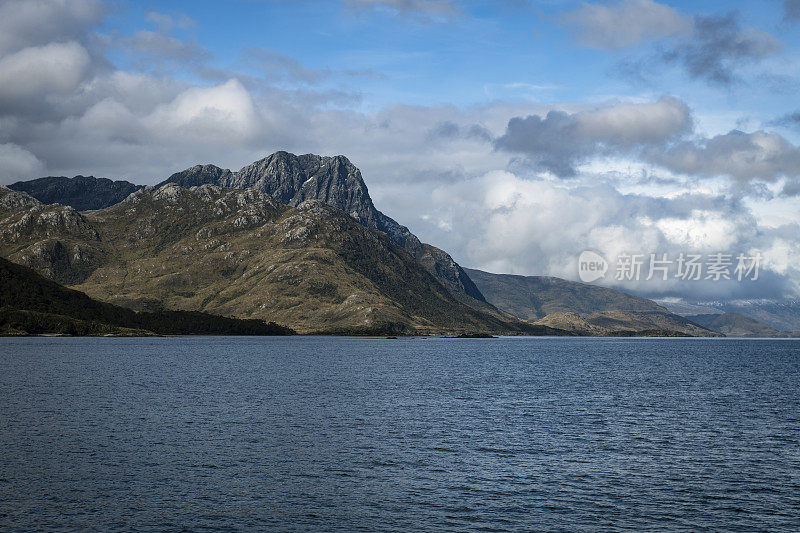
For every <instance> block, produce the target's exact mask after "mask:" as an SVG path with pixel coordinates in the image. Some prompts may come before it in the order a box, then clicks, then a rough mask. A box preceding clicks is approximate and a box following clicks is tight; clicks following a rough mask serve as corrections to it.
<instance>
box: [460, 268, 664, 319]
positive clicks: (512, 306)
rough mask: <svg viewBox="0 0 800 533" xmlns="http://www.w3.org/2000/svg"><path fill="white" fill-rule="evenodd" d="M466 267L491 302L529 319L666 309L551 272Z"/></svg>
mask: <svg viewBox="0 0 800 533" xmlns="http://www.w3.org/2000/svg"><path fill="white" fill-rule="evenodd" d="M466 271H467V274H469V276H470V278H471V279H472V280H473V281H474V282H475V283H476V284H477V285H478V288H479V289H480V291H481V292H482V293H483V294H484V296H485V297H486V300H487V301H488V302H489V303H491V304H492V305H494V306H495V307H497V308H498V309H502V310H503V311H506V312H508V313H511V314H512V315H515V316H518V317H521V318H524V319H526V320H539V319H541V318H543V317H544V316H546V315H549V314H551V313H565V312H571V313H577V314H580V315H585V314H591V313H596V312H599V311H656V312H667V310H666V309H665V308H663V307H661V306H660V305H658V304H657V303H655V302H653V301H652V300H647V299H645V298H639V297H636V296H631V295H629V294H626V293H624V292H620V291H617V290H614V289H607V288H605V287H598V286H596V285H588V284H586V283H578V282H575V281H567V280H564V279H560V278H554V277H548V276H515V275H511V274H491V273H489V272H483V271H481V270H474V269H470V268H468V269H466Z"/></svg>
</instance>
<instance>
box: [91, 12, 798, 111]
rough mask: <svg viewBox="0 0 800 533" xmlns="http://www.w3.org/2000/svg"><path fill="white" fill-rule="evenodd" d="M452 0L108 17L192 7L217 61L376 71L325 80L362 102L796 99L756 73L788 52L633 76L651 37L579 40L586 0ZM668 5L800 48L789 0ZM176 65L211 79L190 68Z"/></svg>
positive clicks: (769, 102)
mask: <svg viewBox="0 0 800 533" xmlns="http://www.w3.org/2000/svg"><path fill="white" fill-rule="evenodd" d="M698 4H700V5H698ZM453 5H454V6H455V9H456V10H457V11H456V12H454V13H452V14H445V15H443V14H439V13H424V12H423V13H415V12H413V11H412V10H408V11H407V12H404V11H403V10H400V13H399V14H398V10H396V9H392V8H391V7H381V8H375V9H367V8H364V7H358V6H355V5H354V4H352V3H351V4H347V3H341V2H337V1H328V2H324V1H302V0H300V1H239V2H236V1H234V2H146V1H145V2H136V3H130V2H128V3H125V2H118V3H116V4H115V8H114V11H113V13H112V15H111V16H110V17H109V18H108V19H107V20H106V22H105V23H104V24H103V25H102V26H101V28H102V29H103V30H105V31H107V32H109V33H115V32H119V34H122V35H126V34H127V35H130V34H133V33H134V32H136V31H137V30H141V29H147V28H149V29H155V26H156V25H155V24H153V23H152V22H151V21H149V20H148V13H152V12H159V13H164V14H167V15H170V16H172V17H174V18H175V19H179V18H180V17H190V18H191V24H190V25H188V27H186V28H175V29H174V32H173V33H174V34H175V35H176V36H178V37H180V38H184V39H196V41H197V43H198V44H199V45H200V46H201V47H203V48H205V49H206V50H208V51H209V52H210V54H211V57H212V58H211V60H210V64H212V65H214V66H216V67H218V68H230V67H236V68H239V69H242V70H244V71H248V70H249V71H252V67H250V68H248V65H247V64H246V62H245V61H243V58H242V55H243V53H244V52H245V51H246V50H247V49H251V48H267V49H270V50H273V51H275V52H278V53H280V54H283V55H285V56H287V57H290V58H293V59H295V60H297V61H299V62H300V63H301V64H302V65H303V66H306V67H308V68H311V69H326V68H328V69H331V70H333V71H336V72H343V71H348V70H356V71H364V72H365V74H369V73H371V74H373V75H372V76H370V75H364V76H359V77H353V78H350V79H348V78H347V77H345V76H336V77H334V78H333V79H331V80H328V81H326V82H324V85H325V86H327V87H330V88H332V89H333V88H335V89H345V90H348V91H352V92H354V93H357V94H358V95H359V97H360V98H361V99H362V100H361V103H360V106H361V107H362V108H363V109H376V108H379V107H382V106H386V105H389V104H392V103H397V102H402V103H406V104H419V105H429V104H443V103H449V104H454V105H458V106H469V105H474V104H481V103H485V102H487V101H490V100H493V99H517V100H535V101H542V102H553V101H585V102H591V101H594V102H597V101H603V100H607V99H609V98H613V97H631V96H633V97H636V96H643V97H644V96H646V95H648V94H671V95H675V96H678V97H680V98H682V99H686V100H689V99H691V100H692V101H693V102H694V107H695V108H696V109H702V110H704V111H705V112H707V113H724V114H726V115H727V114H730V111H731V108H732V107H734V108H735V109H736V110H737V111H738V112H739V114H741V118H743V119H751V120H765V119H769V118H771V117H772V116H773V115H780V114H782V113H784V112H785V111H786V110H787V109H794V107H796V105H795V94H796V93H795V91H792V90H789V89H788V88H787V89H786V90H784V91H782V92H781V91H775V90H772V88H768V87H766V86H765V85H764V84H763V83H761V82H760V81H759V75H768V74H773V73H778V72H780V71H781V70H782V69H781V65H780V64H776V65H770V66H769V67H765V68H762V69H760V70H756V72H754V73H753V72H748V73H747V74H742V79H741V80H740V81H739V83H737V84H734V85H731V86H727V87H711V88H709V87H708V85H707V84H706V83H704V82H703V81H702V80H695V79H692V77H690V76H688V75H686V74H685V73H684V72H682V71H681V68H680V67H679V66H676V65H659V66H658V69H657V72H655V73H653V75H652V76H651V78H650V79H647V80H631V79H630V77H626V76H625V75H624V74H623V73H621V72H619V71H620V64H621V63H624V62H625V61H630V60H633V59H644V60H647V56H648V54H650V53H652V48H653V46H651V43H643V44H641V45H632V46H626V47H622V48H620V49H616V50H611V51H609V50H598V49H596V48H590V47H586V46H582V45H581V44H580V42H579V41H578V39H576V34H577V33H578V32H577V31H576V29H575V28H574V27H571V26H570V25H569V24H567V23H565V22H564V20H563V19H564V15H565V14H566V13H569V12H571V11H574V10H575V9H578V8H580V6H581V2H569V1H551V2H535V1H532V2H523V1H516V2H515V1H508V2H503V1H474V2H463V3H457V4H456V3H453ZM611 5H613V3H611ZM669 5H670V6H672V7H674V8H675V9H676V10H678V11H680V12H681V13H684V14H686V15H687V16H692V15H707V16H720V15H724V14H727V13H735V14H736V16H737V17H738V18H739V19H740V21H741V22H742V25H743V26H753V27H756V28H759V29H761V30H763V31H767V32H769V33H770V34H772V35H774V36H775V37H776V38H778V39H779V40H780V42H781V43H782V45H783V46H784V47H785V49H784V50H783V51H782V52H781V54H780V57H777V58H775V63H781V61H780V60H779V59H786V58H791V57H793V56H794V57H796V55H797V54H798V42H800V37H799V34H798V31H797V30H798V28H797V25H795V24H792V23H788V22H787V21H786V20H785V18H784V13H783V9H782V2H780V1H766V2H702V3H697V2H670V4H669ZM398 15H399V16H398ZM745 21H746V22H745ZM111 57H113V58H114V59H115V61H116V62H117V64H118V65H119V66H121V67H125V66H129V65H127V62H126V61H125V58H124V54H121V53H115V54H112V55H111ZM793 65H794V63H789V64H788V65H784V66H785V68H786V69H789V68H791V67H792V66H793ZM784 70H785V69H784ZM176 74H179V75H185V76H186V77H187V78H189V79H193V80H194V81H196V82H197V83H204V80H203V79H201V78H198V77H196V76H193V73H192V72H184V73H176ZM750 115H753V117H751V116H750Z"/></svg>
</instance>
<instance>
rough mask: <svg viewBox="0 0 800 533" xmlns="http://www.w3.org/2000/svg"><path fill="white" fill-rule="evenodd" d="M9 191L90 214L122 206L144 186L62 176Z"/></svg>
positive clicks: (23, 183) (21, 184)
mask: <svg viewBox="0 0 800 533" xmlns="http://www.w3.org/2000/svg"><path fill="white" fill-rule="evenodd" d="M9 188H10V189H13V190H15V191H23V192H26V193H28V194H30V195H31V196H32V197H34V198H36V199H37V200H39V201H40V202H42V203H43V204H61V205H68V206H70V207H72V208H73V209H77V210H78V211H88V210H93V209H103V208H106V207H109V206H111V205H114V204H116V203H119V202H121V201H122V200H124V199H125V198H126V197H127V196H128V195H129V194H131V193H132V192H135V191H137V190H138V189H141V188H142V186H141V185H135V184H133V183H131V182H129V181H111V180H110V179H107V178H95V177H94V176H75V177H74V178H67V177H64V176H58V177H47V178H39V179H35V180H30V181H18V182H17V183H12V184H11V185H9Z"/></svg>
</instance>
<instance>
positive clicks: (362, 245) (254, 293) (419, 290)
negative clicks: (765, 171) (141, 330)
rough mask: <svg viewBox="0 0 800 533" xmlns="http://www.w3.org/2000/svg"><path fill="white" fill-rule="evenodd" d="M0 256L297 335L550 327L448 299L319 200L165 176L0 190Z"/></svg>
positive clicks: (85, 287) (146, 299)
mask: <svg viewBox="0 0 800 533" xmlns="http://www.w3.org/2000/svg"><path fill="white" fill-rule="evenodd" d="M0 206H6V207H5V208H4V211H3V212H0V238H1V240H0V255H3V256H6V257H8V258H10V259H11V260H12V261H15V262H17V263H20V264H23V265H26V266H29V267H31V268H33V269H35V270H36V271H38V272H40V273H42V274H43V275H45V276H47V277H48V278H51V279H53V280H55V281H58V282H60V283H64V284H68V285H70V286H71V287H73V288H76V289H78V290H81V291H83V292H85V293H87V294H88V295H89V296H91V297H93V298H96V299H99V300H103V301H108V302H111V303H114V304H118V305H122V306H125V307H128V308H132V309H138V310H150V311H153V310H161V309H170V310H192V311H204V312H208V313H213V314H217V315H224V316H233V317H237V318H256V319H261V320H265V321H275V322H278V323H282V324H287V325H289V326H291V327H293V328H295V329H297V330H298V331H302V332H321V331H328V332H369V331H373V332H471V331H485V332H495V333H531V334H537V333H538V334H548V333H558V332H556V331H552V330H550V329H548V328H546V327H544V326H534V325H530V324H524V323H522V322H520V321H518V320H516V319H513V318H511V317H509V318H508V319H507V320H504V319H502V318H500V317H499V316H498V315H499V313H495V314H494V315H493V314H489V313H484V312H481V311H478V310H475V309H472V308H470V307H469V306H466V305H464V304H463V303H461V302H459V301H458V300H457V299H456V298H454V297H453V295H452V294H451V293H450V292H449V291H448V290H447V289H445V288H444V287H443V286H442V285H441V284H440V283H439V282H438V281H437V280H436V279H435V278H434V277H433V276H432V275H431V274H430V273H429V272H428V271H427V270H426V269H425V268H424V267H423V266H422V265H420V264H419V263H418V262H417V261H415V260H414V259H413V258H412V257H411V256H410V255H408V253H407V252H406V251H405V250H403V249H402V248H400V247H398V246H397V245H396V244H395V243H394V242H392V241H391V240H390V239H389V238H388V237H387V236H386V235H385V234H383V233H379V232H376V231H373V230H370V229H367V228H366V227H365V226H363V225H361V224H359V223H358V222H357V221H356V220H355V219H353V218H352V217H350V216H347V215H346V214H345V213H343V212H342V211H340V210H338V209H335V208H333V207H331V206H328V205H326V204H325V203H323V202H321V201H317V200H312V201H306V202H303V203H301V204H300V205H298V206H297V207H289V206H285V205H282V204H279V203H277V202H276V201H275V200H274V199H273V198H272V197H270V196H268V195H266V194H264V193H262V192H260V191H257V190H255V189H245V190H240V189H222V188H219V187H216V186H211V185H204V186H202V187H194V188H192V189H185V188H182V187H179V186H177V185H174V184H168V185H166V186H163V187H161V188H159V189H153V188H146V189H142V190H139V191H137V192H136V193H134V194H133V195H131V196H130V197H128V198H127V199H126V200H124V201H123V202H121V203H119V204H116V205H114V206H112V207H110V208H107V209H103V210H100V211H95V212H91V213H79V212H77V211H75V210H74V209H72V208H70V207H65V206H59V205H42V204H39V203H38V202H35V200H32V199H31V198H30V197H28V196H27V195H24V193H17V192H12V191H10V190H9V189H4V188H3V189H0Z"/></svg>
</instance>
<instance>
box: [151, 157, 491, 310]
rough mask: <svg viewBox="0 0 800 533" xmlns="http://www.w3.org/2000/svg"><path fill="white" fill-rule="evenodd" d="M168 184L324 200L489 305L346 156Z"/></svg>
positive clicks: (286, 160) (205, 173) (187, 173)
mask: <svg viewBox="0 0 800 533" xmlns="http://www.w3.org/2000/svg"><path fill="white" fill-rule="evenodd" d="M166 183H175V184H177V185H181V186H183V187H192V186H196V185H204V184H209V185H217V186H219V187H228V188H238V189H245V188H255V189H257V190H259V191H262V192H265V193H267V194H269V195H271V196H272V197H273V198H275V199H276V200H277V201H278V202H279V203H282V204H286V205H290V206H297V205H300V204H301V203H302V202H304V201H306V200H321V201H323V202H325V203H326V204H328V205H331V206H333V207H336V208H338V209H341V210H342V211H344V212H345V213H347V214H349V215H350V216H351V217H353V218H354V219H356V220H358V221H359V222H361V224H363V225H364V226H366V227H368V228H370V229H374V230H378V231H382V232H384V233H386V234H387V235H388V236H389V238H390V239H391V240H392V241H394V242H395V243H396V244H397V245H399V246H401V247H402V248H404V249H405V250H406V251H407V252H408V253H409V254H411V256H412V257H414V258H415V259H416V260H417V261H418V262H419V263H420V264H422V265H423V266H424V267H425V268H426V269H427V270H428V271H429V272H430V273H431V274H433V275H434V276H435V277H436V279H438V280H439V282H440V283H442V284H443V285H444V286H445V287H447V289H448V290H450V291H451V292H452V293H453V294H454V295H455V296H456V297H461V298H462V299H463V300H464V301H466V302H467V303H469V300H468V299H467V298H463V297H464V296H466V297H468V298H470V299H475V300H478V301H480V302H485V299H484V297H483V294H481V292H480V290H478V288H477V287H476V286H475V284H474V283H473V282H472V280H471V279H470V278H469V276H468V275H467V274H466V273H465V272H464V270H463V269H462V268H461V267H460V266H459V265H458V264H457V263H456V262H455V261H453V258H452V257H450V255H449V254H447V253H446V252H444V251H442V250H440V249H439V248H436V247H434V246H431V245H429V244H425V243H421V242H420V241H419V239H418V238H417V237H416V236H415V235H414V234H412V233H411V232H410V231H409V230H408V228H406V227H405V226H401V225H400V224H398V223H397V222H396V221H394V220H393V219H391V218H389V217H388V216H386V215H384V214H383V213H381V212H380V211H378V210H377V209H376V208H375V206H374V205H373V203H372V198H370V195H369V191H368V190H367V185H366V184H365V183H364V180H363V178H362V177H361V171H359V170H358V168H356V167H355V166H354V165H353V164H352V163H351V162H350V161H349V160H348V159H347V158H346V157H344V156H341V155H339V156H335V157H323V156H318V155H312V154H305V155H299V156H298V155H294V154H290V153H287V152H276V153H274V154H272V155H270V156H269V157H266V158H264V159H261V160H260V161H256V162H255V163H253V164H251V165H247V166H246V167H244V168H242V169H240V170H239V171H237V172H231V171H230V170H227V169H222V168H219V167H215V166H214V165H197V166H194V167H191V168H188V169H186V170H184V171H182V172H178V173H176V174H173V175H172V176H170V177H169V178H168V179H167V180H165V181H164V182H162V183H160V184H159V185H157V187H160V186H162V185H164V184H166Z"/></svg>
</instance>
